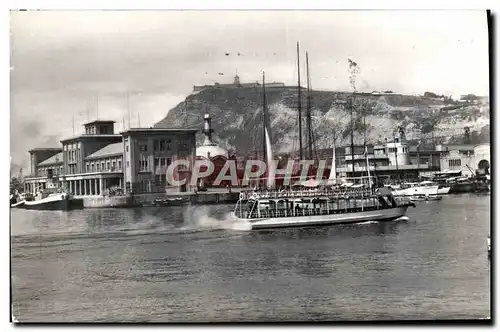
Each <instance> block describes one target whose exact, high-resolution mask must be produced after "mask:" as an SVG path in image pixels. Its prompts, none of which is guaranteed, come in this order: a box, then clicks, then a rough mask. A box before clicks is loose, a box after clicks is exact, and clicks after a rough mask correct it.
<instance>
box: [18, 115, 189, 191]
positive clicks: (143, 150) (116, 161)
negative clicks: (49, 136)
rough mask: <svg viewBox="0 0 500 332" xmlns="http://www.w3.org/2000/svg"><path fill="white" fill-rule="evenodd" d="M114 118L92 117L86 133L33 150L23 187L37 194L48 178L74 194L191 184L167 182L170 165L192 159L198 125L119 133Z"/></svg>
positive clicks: (179, 171) (184, 173)
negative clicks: (53, 146) (116, 131)
mask: <svg viewBox="0 0 500 332" xmlns="http://www.w3.org/2000/svg"><path fill="white" fill-rule="evenodd" d="M114 123H115V122H114V121H104V120H97V121H93V122H89V123H87V124H85V125H84V127H85V134H82V135H77V136H75V137H71V138H67V139H64V140H62V141H61V143H62V148H51V149H33V150H30V151H29V153H30V157H31V158H30V161H31V168H30V171H31V174H30V175H29V176H28V177H26V178H25V179H24V180H25V183H24V186H25V191H26V192H30V193H33V194H35V193H36V192H37V191H40V190H43V189H45V188H46V187H47V183H48V182H52V183H54V182H55V183H57V185H58V186H60V187H62V188H65V189H66V190H67V191H68V192H70V193H71V194H73V195H75V196H96V195H104V194H105V193H107V192H109V191H110V190H118V191H120V190H123V191H124V192H130V193H149V192H151V193H153V192H165V190H174V191H176V190H180V191H185V190H187V189H188V188H186V187H182V188H172V187H169V186H168V185H167V182H166V169H167V167H168V166H169V165H170V164H171V163H172V162H174V161H175V160H178V159H186V160H188V161H189V162H190V164H192V163H193V161H194V158H195V149H196V138H195V135H196V132H197V130H196V129H172V128H130V129H128V130H125V131H124V132H122V133H119V134H115V130H114ZM191 168H192V167H188V168H183V167H176V169H175V171H174V174H173V176H174V178H185V177H189V176H190V172H191Z"/></svg>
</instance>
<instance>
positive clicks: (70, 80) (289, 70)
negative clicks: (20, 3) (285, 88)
mask: <svg viewBox="0 0 500 332" xmlns="http://www.w3.org/2000/svg"><path fill="white" fill-rule="evenodd" d="M10 37H11V38H10V63H11V70H10V74H11V77H10V99H11V100H10V105H11V116H10V121H11V123H10V126H11V157H12V162H14V163H16V164H21V165H23V166H24V167H28V161H29V154H28V153H27V151H28V150H29V149H31V148H35V147H59V146H60V143H59V141H60V140H61V139H63V138H67V137H70V136H72V135H73V133H75V134H80V133H82V132H83V127H82V125H83V123H85V122H86V121H87V120H93V119H95V118H96V117H97V118H99V119H106V120H107V119H110V120H115V121H117V123H116V128H117V129H118V130H122V129H123V119H124V118H125V126H126V127H128V110H130V114H131V117H130V119H131V120H130V125H131V126H132V127H137V126H138V125H139V121H140V125H141V126H143V127H144V126H152V125H154V124H155V123H156V122H158V121H160V120H161V119H163V118H164V117H165V116H166V114H167V112H168V110H170V109H171V108H173V107H174V106H175V105H177V104H178V103H179V102H181V101H183V100H184V98H185V97H186V96H187V95H188V94H190V93H191V91H192V87H193V85H202V84H213V83H214V82H220V83H230V82H232V80H233V77H234V75H235V73H236V71H237V72H238V75H239V76H240V80H241V81H242V82H249V81H250V82H255V81H256V80H260V78H261V76H262V71H265V72H266V81H268V82H269V81H278V82H285V83H286V84H290V85H295V84H296V82H297V73H296V71H297V58H296V42H297V41H299V42H300V47H301V67H302V70H303V71H302V73H301V76H302V79H304V78H305V71H304V67H305V56H304V53H305V51H308V53H309V67H310V76H311V85H312V87H313V88H314V89H321V90H343V91H348V90H350V85H349V73H348V60H347V59H348V58H350V59H353V60H354V61H355V62H356V63H357V64H358V65H359V67H360V70H359V73H358V74H357V78H356V85H357V89H358V90H360V91H370V92H371V91H373V90H392V91H394V92H400V93H405V94H423V93H424V92H425V91H432V92H435V93H438V94H445V95H452V96H459V95H460V94H466V93H474V94H478V95H488V90H489V73H488V71H489V69H488V68H489V66H488V28H487V21H486V13H485V12H484V11H451V10H449V11H90V10H89V11H27V12H26V11H25V12H16V11H13V12H11V14H10ZM227 53H228V54H229V55H226V54H227ZM219 73H223V74H224V75H220V74H219ZM302 84H303V85H305V82H303V83H302ZM127 94H128V95H129V97H128V102H127Z"/></svg>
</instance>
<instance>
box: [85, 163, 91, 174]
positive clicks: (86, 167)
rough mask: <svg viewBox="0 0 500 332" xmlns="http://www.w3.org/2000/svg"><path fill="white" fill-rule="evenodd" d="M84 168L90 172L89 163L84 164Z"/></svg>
mask: <svg viewBox="0 0 500 332" xmlns="http://www.w3.org/2000/svg"><path fill="white" fill-rule="evenodd" d="M85 169H86V171H87V172H90V165H89V163H86V164H85Z"/></svg>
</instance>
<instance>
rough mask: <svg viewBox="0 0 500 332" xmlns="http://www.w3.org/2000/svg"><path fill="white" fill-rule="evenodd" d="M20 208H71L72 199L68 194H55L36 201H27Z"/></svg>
mask: <svg viewBox="0 0 500 332" xmlns="http://www.w3.org/2000/svg"><path fill="white" fill-rule="evenodd" d="M19 208H22V209H26V210H69V209H70V208H71V199H70V197H69V196H68V195H66V194H60V195H54V196H49V197H46V198H44V199H40V200H36V201H25V203H24V204H23V205H20V206H19Z"/></svg>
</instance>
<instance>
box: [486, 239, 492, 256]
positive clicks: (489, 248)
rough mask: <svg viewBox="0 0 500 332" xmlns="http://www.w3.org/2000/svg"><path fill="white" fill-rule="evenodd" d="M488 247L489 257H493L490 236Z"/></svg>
mask: <svg viewBox="0 0 500 332" xmlns="http://www.w3.org/2000/svg"><path fill="white" fill-rule="evenodd" d="M487 245H488V257H489V256H491V240H490V237H489V236H488V240H487Z"/></svg>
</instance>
